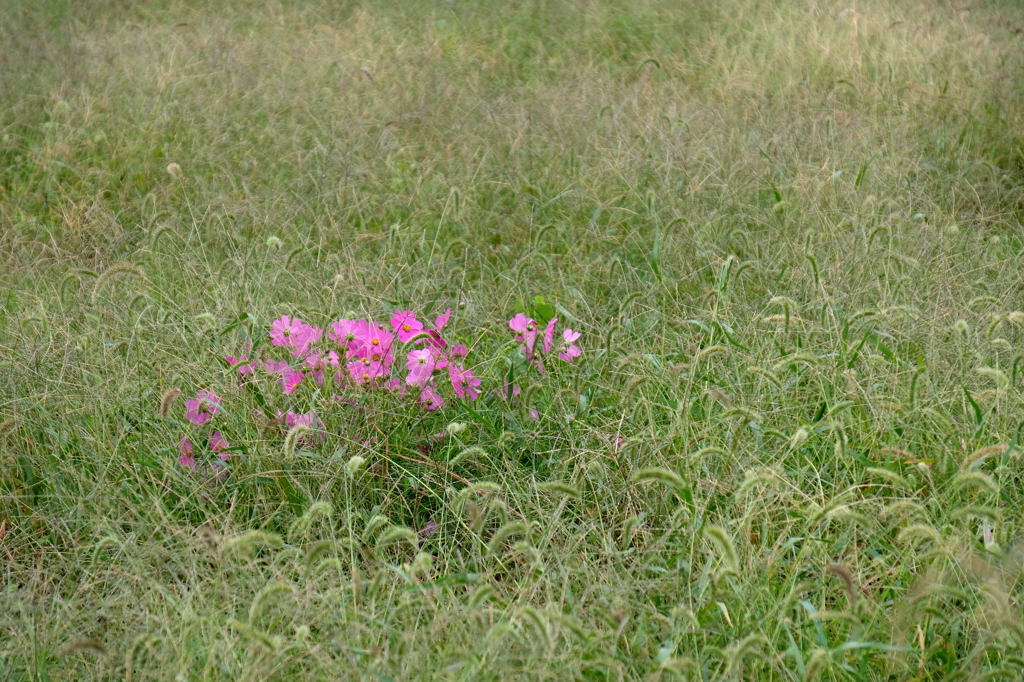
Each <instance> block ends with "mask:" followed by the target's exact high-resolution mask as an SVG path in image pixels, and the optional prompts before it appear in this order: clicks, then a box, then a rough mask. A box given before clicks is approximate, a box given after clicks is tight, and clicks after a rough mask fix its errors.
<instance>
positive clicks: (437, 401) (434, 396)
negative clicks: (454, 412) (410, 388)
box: [420, 384, 444, 411]
mask: <svg viewBox="0 0 1024 682" xmlns="http://www.w3.org/2000/svg"><path fill="white" fill-rule="evenodd" d="M420 403H421V404H422V405H423V407H425V408H427V409H428V410H431V411H433V410H439V409H441V408H442V407H443V406H444V401H443V400H441V394H440V393H438V392H437V389H435V388H434V387H433V385H431V384H427V385H426V386H424V387H423V391H422V392H421V393H420Z"/></svg>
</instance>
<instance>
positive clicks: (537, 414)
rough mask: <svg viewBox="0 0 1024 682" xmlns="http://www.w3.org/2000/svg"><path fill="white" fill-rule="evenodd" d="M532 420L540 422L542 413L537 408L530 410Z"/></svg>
mask: <svg viewBox="0 0 1024 682" xmlns="http://www.w3.org/2000/svg"><path fill="white" fill-rule="evenodd" d="M530 419H532V420H533V421H535V422H539V421H540V412H538V411H537V408H536V407H531V408H530Z"/></svg>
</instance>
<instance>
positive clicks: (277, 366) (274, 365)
mask: <svg viewBox="0 0 1024 682" xmlns="http://www.w3.org/2000/svg"><path fill="white" fill-rule="evenodd" d="M289 366H290V365H289V364H288V363H287V362H286V361H284V360H267V361H266V362H264V363H263V369H264V371H266V372H268V373H270V374H284V371H285V370H286V369H288V368H289Z"/></svg>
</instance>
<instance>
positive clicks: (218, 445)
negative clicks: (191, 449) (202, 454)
mask: <svg viewBox="0 0 1024 682" xmlns="http://www.w3.org/2000/svg"><path fill="white" fill-rule="evenodd" d="M209 445H210V450H212V451H213V452H216V453H217V455H218V456H219V457H220V458H221V460H222V461H224V462H226V461H228V453H226V452H224V451H225V450H227V449H228V448H229V447H231V446H230V445H228V442H227V440H225V439H224V436H222V435H221V432H220V431H214V432H213V433H211V434H210V441H209Z"/></svg>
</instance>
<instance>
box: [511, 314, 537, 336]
mask: <svg viewBox="0 0 1024 682" xmlns="http://www.w3.org/2000/svg"><path fill="white" fill-rule="evenodd" d="M531 324H536V323H535V322H534V321H533V320H532V319H531V318H529V317H527V316H526V315H524V314H522V313H516V315H515V317H513V318H512V319H511V320H509V321H508V327H509V329H511V330H512V331H514V332H518V333H520V334H525V333H526V330H527V328H528V327H529V326H530V325H531Z"/></svg>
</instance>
